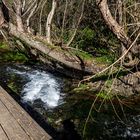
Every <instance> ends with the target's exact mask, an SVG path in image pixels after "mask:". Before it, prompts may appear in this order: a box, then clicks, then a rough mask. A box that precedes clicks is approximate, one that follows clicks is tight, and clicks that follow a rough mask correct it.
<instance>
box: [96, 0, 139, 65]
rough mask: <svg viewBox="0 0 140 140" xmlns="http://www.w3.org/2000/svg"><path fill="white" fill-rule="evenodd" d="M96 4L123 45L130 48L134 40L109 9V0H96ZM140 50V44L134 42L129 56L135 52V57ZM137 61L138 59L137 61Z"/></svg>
mask: <svg viewBox="0 0 140 140" xmlns="http://www.w3.org/2000/svg"><path fill="white" fill-rule="evenodd" d="M96 4H97V5H98V7H99V9H100V11H101V14H102V16H103V18H104V21H105V23H106V24H107V25H108V27H109V28H110V30H111V31H112V32H113V33H114V34H115V35H116V37H117V38H118V39H119V40H120V41H121V43H122V44H123V46H124V47H125V48H126V49H128V48H129V47H130V45H131V44H132V41H131V39H130V38H129V37H128V36H127V34H126V33H125V31H124V29H123V27H122V26H121V25H119V23H118V22H117V21H116V20H115V19H114V18H113V16H112V14H111V12H110V10H109V7H108V4H107V0H96ZM126 49H125V50H126ZM139 52H140V51H139V47H138V45H137V44H134V46H133V47H132V49H131V50H130V52H129V56H130V53H131V55H132V54H133V55H134V57H136V56H135V55H136V54H139ZM131 58H132V57H131ZM134 60H137V59H134ZM134 60H129V61H130V63H131V66H132V62H133V66H134V65H135V63H134V62H135V61H134ZM136 63H137V61H136ZM128 65H129V63H127V66H128Z"/></svg>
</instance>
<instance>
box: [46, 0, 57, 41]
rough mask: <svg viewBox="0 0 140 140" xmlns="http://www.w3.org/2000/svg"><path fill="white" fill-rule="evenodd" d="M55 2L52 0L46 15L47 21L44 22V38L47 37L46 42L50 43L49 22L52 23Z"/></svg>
mask: <svg viewBox="0 0 140 140" xmlns="http://www.w3.org/2000/svg"><path fill="white" fill-rule="evenodd" d="M56 4H57V3H56V0H53V1H52V9H51V11H50V13H49V15H48V18H47V22H46V38H47V41H48V43H52V42H51V23H52V19H53V16H54V12H55V9H56Z"/></svg>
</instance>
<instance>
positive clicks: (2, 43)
mask: <svg viewBox="0 0 140 140" xmlns="http://www.w3.org/2000/svg"><path fill="white" fill-rule="evenodd" d="M8 48H9V47H8V44H7V43H6V42H0V49H8Z"/></svg>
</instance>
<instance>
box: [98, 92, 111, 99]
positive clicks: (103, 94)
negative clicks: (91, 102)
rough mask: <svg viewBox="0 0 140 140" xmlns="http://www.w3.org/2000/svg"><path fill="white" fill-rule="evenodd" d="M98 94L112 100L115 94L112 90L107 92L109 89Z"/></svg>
mask: <svg viewBox="0 0 140 140" xmlns="http://www.w3.org/2000/svg"><path fill="white" fill-rule="evenodd" d="M97 96H98V97H100V98H103V99H105V100H110V99H111V98H112V97H113V95H112V94H111V93H110V92H107V91H104V90H103V91H101V92H99V93H98V94H97Z"/></svg>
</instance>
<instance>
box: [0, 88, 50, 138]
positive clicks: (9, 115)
mask: <svg viewBox="0 0 140 140" xmlns="http://www.w3.org/2000/svg"><path fill="white" fill-rule="evenodd" d="M0 140H51V137H50V136H49V135H48V134H47V133H46V132H45V131H44V130H43V129H42V128H41V127H40V126H39V125H38V124H37V123H36V122H35V121H34V120H33V119H32V118H31V117H30V115H29V114H28V113H27V112H26V111H25V110H24V109H23V108H22V107H21V106H20V105H19V104H18V103H17V102H16V101H15V100H14V99H13V98H12V97H11V96H10V95H9V94H8V93H7V92H6V91H5V90H4V89H3V88H2V87H1V86H0Z"/></svg>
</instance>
